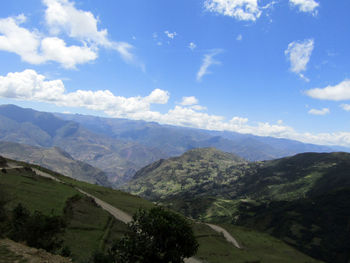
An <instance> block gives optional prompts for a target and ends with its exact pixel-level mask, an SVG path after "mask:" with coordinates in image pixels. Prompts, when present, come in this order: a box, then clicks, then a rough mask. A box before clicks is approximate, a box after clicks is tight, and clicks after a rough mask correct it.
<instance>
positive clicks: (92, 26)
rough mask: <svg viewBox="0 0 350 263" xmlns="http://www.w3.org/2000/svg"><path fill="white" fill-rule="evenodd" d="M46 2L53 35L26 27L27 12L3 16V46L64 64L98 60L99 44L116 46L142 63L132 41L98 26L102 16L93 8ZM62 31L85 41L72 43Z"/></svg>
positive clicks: (31, 58) (34, 60)
mask: <svg viewBox="0 0 350 263" xmlns="http://www.w3.org/2000/svg"><path fill="white" fill-rule="evenodd" d="M43 3H44V4H45V5H46V7H47V8H46V11H45V22H46V25H47V26H48V29H49V31H50V33H51V36H46V35H45V34H44V33H43V32H39V31H38V30H29V29H27V28H25V27H23V26H22V24H23V23H25V21H26V17H25V15H23V14H21V15H19V16H17V17H8V18H5V19H0V50H3V51H7V52H13V53H16V54H17V55H19V56H20V57H21V59H22V60H23V61H25V62H28V63H31V64H42V63H46V62H49V61H54V62H57V63H60V64H61V65H62V66H63V67H64V68H75V67H76V65H78V64H84V63H88V62H91V61H94V60H95V59H96V58H97V56H98V48H99V47H104V48H108V49H113V50H116V51H117V52H118V53H119V54H120V55H121V57H122V58H123V59H124V60H125V61H126V62H128V63H136V64H141V63H139V62H138V61H137V59H136V58H135V56H134V54H133V53H132V50H133V46H132V45H130V44H129V43H126V42H115V41H111V40H109V38H108V32H107V30H106V29H103V30H98V19H97V18H96V17H95V16H94V15H93V14H92V13H91V12H86V11H82V10H78V9H76V8H75V6H74V3H73V2H70V1H68V0H43ZM62 34H65V35H68V36H69V37H70V38H73V39H76V40H78V41H80V42H81V45H71V46H68V45H67V44H66V42H65V41H64V40H63V39H62V38H61V37H60V36H61V35H62ZM141 66H142V65H141Z"/></svg>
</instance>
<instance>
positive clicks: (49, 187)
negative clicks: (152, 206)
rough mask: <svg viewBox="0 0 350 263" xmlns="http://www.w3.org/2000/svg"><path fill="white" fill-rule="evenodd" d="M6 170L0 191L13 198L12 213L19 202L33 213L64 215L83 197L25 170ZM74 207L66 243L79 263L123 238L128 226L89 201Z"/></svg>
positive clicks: (64, 186) (65, 186)
mask: <svg viewBox="0 0 350 263" xmlns="http://www.w3.org/2000/svg"><path fill="white" fill-rule="evenodd" d="M6 170H7V172H6V173H3V172H0V187H4V189H6V191H7V192H8V193H9V194H10V195H11V199H12V200H11V202H10V204H9V207H8V208H9V209H11V208H12V207H14V206H15V205H16V204H18V203H19V202H20V203H22V204H24V205H25V206H26V207H27V208H28V209H29V210H30V211H35V210H38V211H41V212H43V213H45V214H51V213H53V214H56V215H63V209H64V207H65V204H66V200H67V199H68V198H70V197H72V196H74V195H80V193H79V192H78V191H77V190H76V189H74V188H73V187H71V186H70V185H66V184H61V183H58V182H55V181H53V180H51V179H47V178H43V177H40V176H37V175H35V174H34V173H33V172H30V171H26V170H24V169H6ZM73 206H74V209H73V215H72V217H71V218H70V219H69V224H68V227H67V230H66V233H65V235H64V243H65V245H67V246H69V247H70V249H71V251H72V253H73V258H74V259H75V260H76V261H77V262H80V261H84V260H85V259H87V258H88V257H89V256H90V254H91V253H92V252H93V251H95V250H97V249H103V248H104V245H105V243H110V241H111V240H110V239H111V237H113V238H118V237H119V238H120V237H121V236H122V233H123V231H122V229H125V227H126V226H125V225H124V224H123V223H121V222H119V221H116V220H114V219H112V218H111V217H110V215H109V214H108V213H107V212H105V211H104V210H102V209H101V208H99V207H97V206H96V205H95V204H94V203H92V202H91V201H89V199H87V198H82V199H81V200H79V201H77V202H75V203H74V204H73ZM111 232H113V235H111V234H110V233H111ZM86 251H88V253H87V252H86Z"/></svg>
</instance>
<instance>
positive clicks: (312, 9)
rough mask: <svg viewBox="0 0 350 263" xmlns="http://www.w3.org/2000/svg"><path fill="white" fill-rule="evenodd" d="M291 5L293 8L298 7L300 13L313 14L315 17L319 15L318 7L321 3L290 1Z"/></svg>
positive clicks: (312, 0)
mask: <svg viewBox="0 0 350 263" xmlns="http://www.w3.org/2000/svg"><path fill="white" fill-rule="evenodd" d="M289 3H290V4H291V5H292V6H296V7H298V8H299V11H300V12H305V13H312V14H314V15H316V14H317V10H316V9H317V7H318V6H319V3H317V2H316V1H315V0H289Z"/></svg>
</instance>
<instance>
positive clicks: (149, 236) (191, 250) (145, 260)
mask: <svg viewBox="0 0 350 263" xmlns="http://www.w3.org/2000/svg"><path fill="white" fill-rule="evenodd" d="M128 229H129V232H127V234H126V235H125V236H124V238H122V239H121V240H120V241H119V242H117V243H116V244H115V245H114V247H113V248H112V250H111V252H112V253H113V254H114V257H115V259H116V262H130V263H131V262H135V263H136V262H140V263H141V262H142V263H163V262H173V263H181V262H183V261H184V258H188V257H191V256H193V255H194V254H196V252H197V249H198V243H197V241H196V239H195V237H194V234H193V231H192V227H191V224H190V223H189V221H188V220H187V219H185V218H184V217H183V216H181V215H179V214H176V213H174V212H171V211H167V210H165V209H163V208H161V207H155V208H152V209H150V210H148V211H146V210H139V211H138V212H137V213H136V214H135V215H134V217H133V221H132V222H130V223H129V224H128Z"/></svg>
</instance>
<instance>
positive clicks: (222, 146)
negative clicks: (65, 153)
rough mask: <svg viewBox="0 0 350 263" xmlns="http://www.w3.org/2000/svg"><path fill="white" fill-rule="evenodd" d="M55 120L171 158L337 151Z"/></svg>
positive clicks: (95, 120)
mask: <svg viewBox="0 0 350 263" xmlns="http://www.w3.org/2000/svg"><path fill="white" fill-rule="evenodd" d="M56 116H59V117H60V118H62V119H65V120H70V121H75V122H78V123H80V124H81V125H82V126H83V127H85V128H86V129H89V130H90V131H93V132H96V133H100V134H103V135H105V136H108V137H112V138H116V139H121V140H128V141H132V142H137V143H141V144H142V145H146V146H148V147H155V148H159V149H161V150H162V151H163V152H164V153H165V154H166V155H167V156H169V157H170V156H178V155H181V154H183V153H184V152H186V151H187V150H190V149H194V148H205V147H214V148H217V149H219V150H221V151H225V152H230V153H233V154H236V155H239V156H241V157H242V158H244V159H246V160H249V161H262V160H271V159H276V158H281V157H286V156H290V155H294V154H297V153H303V152H332V151H334V149H333V147H328V146H321V145H314V144H305V143H302V142H298V141H294V140H288V139H278V138H272V137H261V136H254V135H250V134H241V133H237V132H227V131H224V132H221V131H208V130H201V129H193V128H185V127H177V126H171V125H160V124H158V123H154V122H145V121H135V120H128V119H117V118H102V117H95V116H86V115H80V114H59V113H57V114H56ZM342 150H345V149H342ZM347 151H350V149H347ZM163 158H165V157H163Z"/></svg>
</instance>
